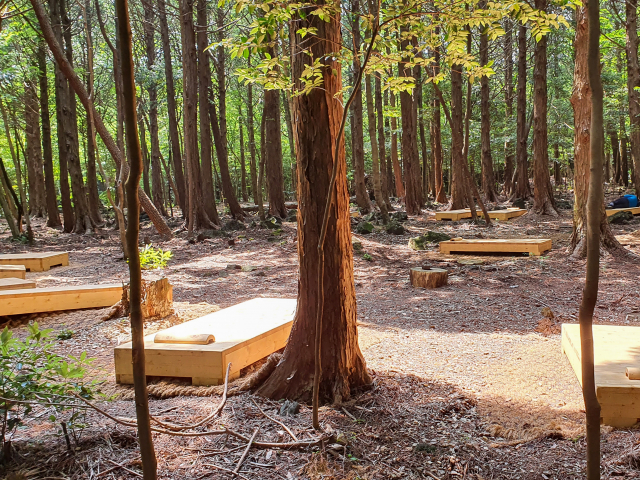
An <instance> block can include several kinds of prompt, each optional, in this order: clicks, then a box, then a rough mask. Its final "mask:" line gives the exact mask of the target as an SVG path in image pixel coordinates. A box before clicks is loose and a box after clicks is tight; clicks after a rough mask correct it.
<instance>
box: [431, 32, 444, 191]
mask: <svg viewBox="0 0 640 480" xmlns="http://www.w3.org/2000/svg"><path fill="white" fill-rule="evenodd" d="M436 33H437V35H438V36H439V35H440V28H439V27H436ZM438 73H440V47H436V48H435V51H434V53H433V74H432V75H433V76H434V77H435V76H436V75H438ZM431 125H432V129H431V138H432V142H433V152H432V154H433V175H434V181H435V189H436V192H435V201H436V202H438V203H446V201H447V195H446V193H445V189H444V178H443V172H442V161H443V157H442V125H441V120H440V99H439V98H438V96H437V95H436V96H434V98H433V115H432V117H431Z"/></svg>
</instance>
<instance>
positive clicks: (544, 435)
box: [0, 210, 640, 480]
mask: <svg viewBox="0 0 640 480" xmlns="http://www.w3.org/2000/svg"><path fill="white" fill-rule="evenodd" d="M177 225H178V223H176V224H175V225H174V227H175V226H177ZM404 225H405V228H406V232H405V234H404V235H390V234H387V233H385V232H384V230H383V229H382V228H381V227H380V228H379V227H376V229H375V231H374V232H373V233H371V234H369V235H356V234H354V239H357V240H358V241H360V242H361V243H362V245H363V251H362V252H356V253H355V255H354V257H355V258H354V263H355V282H356V294H357V301H358V321H359V342H360V347H361V349H362V351H363V354H364V357H365V359H366V361H367V366H368V367H369V369H371V371H372V374H373V377H374V379H375V386H374V388H373V389H372V390H370V391H368V392H365V393H364V394H361V395H359V396H357V397H355V399H353V400H352V401H350V402H348V403H345V404H344V405H341V406H330V407H324V408H323V409H322V410H321V422H322V424H323V425H324V427H325V428H326V429H327V430H328V431H330V432H333V433H335V435H336V437H338V438H339V439H340V440H341V441H342V442H344V443H346V445H347V446H346V449H345V450H344V451H340V450H334V451H331V452H328V453H327V452H321V453H318V452H316V453H313V452H309V451H291V452H283V451H274V450H257V449H252V450H251V451H250V452H249V456H248V457H247V459H246V461H245V463H244V464H243V468H242V469H241V471H240V473H241V475H243V476H244V477H243V478H250V479H313V480H315V479H318V480H319V479H389V478H397V479H401V478H402V479H417V478H431V479H442V480H444V479H473V480H480V479H484V480H488V479H523V480H525V479H526V480H529V479H563V480H564V479H578V478H584V472H585V461H584V458H585V441H584V422H585V420H584V411H583V408H584V405H583V401H582V394H581V390H580V386H579V384H578V381H577V379H576V376H575V374H574V372H573V370H572V369H571V367H570V365H569V362H568V361H567V359H566V357H564V355H563V354H562V352H561V348H560V335H559V325H560V324H561V323H576V322H577V314H578V306H579V303H580V299H581V290H582V287H583V284H584V271H585V264H584V262H583V261H572V260H570V259H569V257H568V254H567V247H568V245H569V239H570V236H571V230H572V227H571V225H572V219H571V210H562V211H561V215H560V217H558V218H547V217H544V218H543V217H536V216H532V215H530V214H527V215H525V216H523V217H519V218H516V219H513V220H511V221H508V222H495V223H494V226H493V227H492V228H491V229H486V228H484V227H481V226H477V225H475V224H472V223H470V222H469V221H460V222H436V221H435V217H434V212H433V211H428V210H425V211H423V214H422V215H420V216H418V217H412V218H410V219H409V221H407V222H405V224H404ZM612 227H613V229H614V232H615V234H616V235H625V236H624V237H621V238H622V239H623V244H624V245H628V248H629V249H630V250H631V251H632V252H634V253H636V254H638V255H640V234H638V235H634V234H633V232H634V231H636V230H638V229H639V228H640V218H636V219H634V220H633V221H632V222H631V223H630V224H627V225H613V226H612ZM1 228H2V227H1V226H0V230H1ZM426 230H433V231H438V232H442V233H446V234H448V235H450V236H461V237H475V236H484V237H490V238H513V237H517V238H523V237H524V238H535V237H544V238H551V239H552V241H553V249H552V250H551V251H550V252H548V254H546V255H544V256H542V257H530V256H524V255H523V256H481V257H475V256H459V255H442V254H440V253H439V252H438V249H437V244H435V245H433V246H432V247H430V248H429V249H428V250H426V251H414V250H411V249H410V248H409V247H408V245H407V244H408V240H409V238H410V237H414V236H417V235H419V234H422V233H423V232H424V231H426ZM35 233H36V244H35V246H34V247H29V248H27V247H26V246H24V245H18V244H14V243H10V242H8V241H6V240H2V242H1V243H0V251H2V252H19V251H26V250H30V251H47V250H66V251H68V252H69V258H70V264H69V266H67V267H57V268H53V269H51V270H50V271H48V272H40V273H27V278H28V279H34V280H37V283H38V286H39V287H45V286H53V285H56V286H58V285H73V284H92V283H106V282H120V281H123V282H125V281H126V280H127V278H128V270H127V265H126V263H125V262H124V261H123V260H122V254H121V253H120V250H119V246H118V237H117V234H116V232H114V231H112V230H103V231H101V232H100V233H99V234H96V235H93V236H86V235H82V236H80V235H66V234H61V233H60V232H58V231H56V230H52V229H47V228H46V227H44V226H43V225H42V224H41V223H38V222H37V221H36V224H35ZM1 235H2V236H3V237H5V238H6V234H1ZM227 235H228V236H211V238H205V239H204V240H203V241H201V242H197V243H195V244H191V243H188V241H187V239H186V235H185V234H180V235H178V236H176V237H175V238H173V239H172V240H170V241H167V242H162V241H160V240H159V238H158V237H157V236H156V235H155V234H154V230H153V228H152V226H151V225H150V224H148V222H147V223H146V224H144V225H143V228H142V232H141V238H146V239H147V240H149V241H151V242H152V243H153V244H154V245H155V246H158V247H161V248H163V249H165V250H171V251H172V252H173V258H172V259H171V260H170V262H169V264H168V266H167V267H166V268H164V269H163V270H161V271H152V272H145V274H146V273H149V274H151V275H153V276H158V275H163V276H166V277H167V278H168V279H169V281H170V282H171V284H172V285H173V288H174V301H175V302H176V303H175V307H176V311H177V313H178V315H179V316H180V318H181V320H189V319H192V318H196V317H197V316H200V315H202V314H204V313H207V312H209V311H213V310H215V309H216V308H217V307H216V306H219V307H221V308H225V307H228V306H231V305H234V304H237V303H239V302H242V301H245V300H249V299H251V298H254V297H258V296H266V297H288V298H295V296H296V291H297V253H296V224H295V223H288V222H285V223H284V224H283V227H282V230H281V232H280V233H279V234H274V231H272V230H271V231H270V230H265V229H258V228H248V229H246V230H241V231H232V232H228V233H227ZM230 239H233V240H234V244H233V245H229V243H230V242H229V240H230ZM364 253H367V254H368V255H369V256H370V257H371V259H370V260H367V259H366V258H365V257H364ZM460 258H466V259H471V258H473V259H480V260H482V261H483V263H482V264H480V265H460V264H458V263H457V260H458V259H460ZM427 262H430V263H431V264H435V265H446V268H447V269H448V270H449V272H450V273H449V275H450V276H449V285H448V286H445V287H443V288H439V289H437V290H422V289H414V288H412V287H411V285H410V283H409V275H408V273H409V268H411V267H415V266H420V265H422V264H424V263H427ZM228 264H239V265H243V266H245V265H246V266H252V267H256V269H255V270H253V271H250V272H245V271H239V270H236V271H230V270H227V268H226V266H227V265H228ZM236 272H237V273H236ZM639 289H640V260H637V259H630V258H623V259H620V258H615V257H611V256H609V255H605V256H604V257H603V258H602V264H601V280H600V294H599V298H598V308H597V309H596V318H595V322H596V323H599V324H607V325H638V326H640V296H639V295H638V293H639V292H638V290H639ZM545 307H546V308H549V309H551V311H552V312H553V314H554V316H555V318H553V319H552V320H550V319H548V318H546V317H545V316H543V314H542V309H543V308H545ZM105 312H106V310H105V309H102V310H85V311H78V312H62V313H57V314H52V315H47V316H38V317H34V316H30V317H24V318H12V319H11V321H10V322H9V324H10V326H11V327H12V328H13V330H14V331H15V332H17V334H19V335H24V331H25V324H26V322H27V321H30V320H37V321H38V322H39V324H40V325H41V326H42V327H44V328H52V329H53V330H54V331H55V332H58V331H61V330H63V329H70V330H73V331H74V335H73V337H72V338H71V339H68V340H64V341H62V340H59V341H58V345H57V348H59V350H60V352H63V353H65V354H74V355H75V354H79V353H80V352H81V351H83V350H86V351H87V352H88V354H89V356H91V357H95V358H96V366H97V367H99V370H98V371H97V372H94V373H95V375H96V376H98V377H100V376H101V377H104V378H105V380H106V390H107V391H109V392H116V393H124V394H125V395H120V396H119V397H116V399H115V400H113V401H110V402H101V403H100V405H101V407H102V408H104V409H105V410H107V411H109V412H111V413H114V414H117V415H120V416H126V417H134V416H135V410H134V403H133V401H132V400H124V399H123V397H124V398H128V397H130V395H127V393H129V392H130V391H131V388H129V387H124V386H117V387H116V385H115V376H114V373H113V347H114V346H115V345H118V344H119V343H122V342H124V341H128V340H129V339H130V337H129V322H128V320H127V319H126V318H121V319H113V320H108V321H100V318H101V317H102V316H103V315H104V313H105ZM5 320H6V318H5ZM164 326H165V325H164V324H163V323H158V322H156V323H151V324H149V325H147V331H148V332H152V331H155V330H158V329H160V328H162V327H164ZM253 401H255V402H256V403H253ZM218 402H219V397H217V396H214V397H209V398H201V397H190V396H185V397H174V398H168V399H157V398H152V399H151V402H150V408H151V411H152V412H160V413H159V415H160V418H161V419H164V420H166V421H173V422H181V423H191V422H194V421H196V420H198V419H200V418H202V417H204V416H206V415H207V414H208V413H210V412H211V411H212V409H213V408H215V406H216V405H217V404H218ZM256 404H257V405H260V406H261V408H262V409H263V410H265V411H266V412H267V413H269V414H270V415H272V416H275V418H278V419H279V420H280V421H282V422H283V423H285V424H286V425H288V426H289V427H290V428H291V429H292V431H293V432H294V433H295V434H296V435H297V436H298V438H300V439H308V438H310V437H311V436H312V432H311V431H310V429H309V426H310V423H311V422H310V409H309V408H307V407H306V406H302V409H301V412H300V414H298V415H297V416H295V417H279V416H278V408H279V404H278V403H276V402H272V401H268V400H265V399H262V398H259V397H253V396H251V395H250V394H242V395H239V396H235V397H232V398H230V399H228V401H227V404H226V407H225V409H224V411H223V413H222V416H221V418H220V419H219V420H217V421H216V422H215V423H213V424H212V425H210V427H211V428H215V426H216V425H224V426H226V427H228V428H230V429H233V430H236V431H239V432H241V433H243V434H244V435H246V436H250V435H251V432H253V430H254V429H255V428H256V427H258V426H260V427H261V428H260V433H259V436H258V438H260V439H261V440H263V441H288V437H287V434H285V432H284V431H282V427H281V426H280V425H278V424H275V423H274V422H272V421H270V420H269V419H267V418H265V417H264V416H263V414H262V413H261V412H260V410H259V409H258V408H257V407H256ZM35 416H36V417H37V418H36V419H35V420H32V421H31V422H30V423H29V424H27V425H25V426H24V427H20V428H19V429H18V430H17V431H16V433H15V434H14V437H13V445H14V446H15V447H16V453H15V463H14V464H12V465H11V466H10V467H9V469H10V470H16V469H20V468H22V469H37V470H38V471H39V473H37V474H35V473H34V478H44V477H48V478H74V479H76V478H77V479H80V478H83V479H84V478H87V479H97V478H101V479H124V478H136V476H135V475H134V474H133V473H130V472H128V471H125V470H123V469H120V468H116V467H114V465H115V464H114V463H113V462H116V463H118V464H122V465H124V466H125V467H127V468H128V469H129V470H131V471H133V472H139V471H140V468H139V465H140V463H139V451H138V449H137V443H136V437H135V433H134V432H133V431H132V430H131V429H127V428H125V427H122V426H119V425H115V424H114V423H113V422H111V421H110V420H108V419H107V418H105V417H103V416H101V415H99V414H96V413H89V414H88V418H87V425H88V426H87V427H86V428H85V429H84V430H83V431H82V432H81V433H79V438H78V441H77V447H76V451H75V453H74V454H73V455H69V454H67V452H66V447H65V443H64V440H63V439H62V438H61V437H60V436H59V433H58V431H57V428H56V427H55V426H54V425H51V424H48V423H46V422H45V423H43V419H46V418H47V417H48V413H47V411H46V410H45V409H42V411H41V412H39V414H38V415H35ZM602 438H603V443H602V452H603V478H614V477H615V478H640V432H639V431H638V430H637V429H619V430H614V429H611V428H608V427H604V428H603V437H602ZM155 444H156V454H157V457H158V472H159V478H162V479H174V478H175V479H178V478H179V479H201V478H232V476H231V475H229V474H227V473H225V472H223V471H221V470H219V469H216V467H213V466H211V465H217V466H221V467H224V468H228V469H231V470H233V468H234V466H235V463H236V462H237V461H238V459H239V458H240V456H241V454H242V451H243V449H244V443H242V442H237V441H235V440H233V439H227V438H225V437H224V436H220V437H213V438H209V437H168V436H166V435H155ZM237 447H238V448H237ZM216 452H219V453H216ZM111 468H115V469H114V470H111V471H109V472H107V470H109V469H111Z"/></svg>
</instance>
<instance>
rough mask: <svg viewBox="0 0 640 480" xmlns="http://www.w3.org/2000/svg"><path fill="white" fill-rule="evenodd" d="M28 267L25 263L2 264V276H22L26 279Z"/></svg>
mask: <svg viewBox="0 0 640 480" xmlns="http://www.w3.org/2000/svg"><path fill="white" fill-rule="evenodd" d="M26 272H27V269H26V268H24V265H0V278H21V279H22V280H24V279H25V277H26V276H27V275H26Z"/></svg>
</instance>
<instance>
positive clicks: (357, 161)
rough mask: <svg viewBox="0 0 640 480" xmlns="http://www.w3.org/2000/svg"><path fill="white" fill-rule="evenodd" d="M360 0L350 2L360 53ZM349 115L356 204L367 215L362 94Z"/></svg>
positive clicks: (357, 63)
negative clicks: (351, 119) (350, 116)
mask: <svg viewBox="0 0 640 480" xmlns="http://www.w3.org/2000/svg"><path fill="white" fill-rule="evenodd" d="M361 8H362V7H361V5H360V0H351V16H352V19H353V21H352V22H351V31H352V33H353V49H354V51H356V52H359V51H360V44H361V43H362V36H361V35H360V15H361V13H360V10H361ZM352 68H353V76H354V78H355V76H356V75H357V72H358V71H359V69H360V59H359V56H358V55H357V54H356V55H354V56H353V66H352ZM351 113H352V115H353V117H352V118H353V121H352V122H351V155H352V157H353V182H354V184H355V187H356V203H357V204H358V207H359V208H360V210H361V211H362V213H369V211H370V210H371V203H370V202H369V194H368V192H367V187H366V185H365V179H364V177H365V167H364V126H363V125H364V121H363V117H364V113H363V107H362V94H360V95H356V97H355V98H354V100H353V103H352V104H351Z"/></svg>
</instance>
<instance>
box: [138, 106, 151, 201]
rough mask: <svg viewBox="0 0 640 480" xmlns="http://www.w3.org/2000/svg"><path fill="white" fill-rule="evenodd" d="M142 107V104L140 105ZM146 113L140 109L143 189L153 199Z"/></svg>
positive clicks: (139, 125) (139, 130)
mask: <svg viewBox="0 0 640 480" xmlns="http://www.w3.org/2000/svg"><path fill="white" fill-rule="evenodd" d="M138 105H140V103H138ZM143 116H144V112H142V109H140V114H139V115H138V132H139V135H140V150H141V152H142V188H143V189H144V193H146V194H147V195H148V196H149V197H151V183H150V182H149V170H150V169H151V167H150V165H149V147H148V146H147V129H146V128H145V127H144V118H143Z"/></svg>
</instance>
